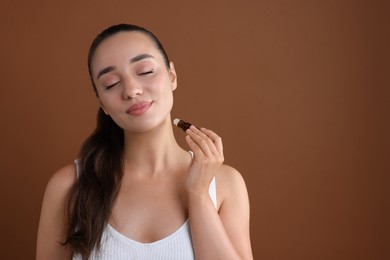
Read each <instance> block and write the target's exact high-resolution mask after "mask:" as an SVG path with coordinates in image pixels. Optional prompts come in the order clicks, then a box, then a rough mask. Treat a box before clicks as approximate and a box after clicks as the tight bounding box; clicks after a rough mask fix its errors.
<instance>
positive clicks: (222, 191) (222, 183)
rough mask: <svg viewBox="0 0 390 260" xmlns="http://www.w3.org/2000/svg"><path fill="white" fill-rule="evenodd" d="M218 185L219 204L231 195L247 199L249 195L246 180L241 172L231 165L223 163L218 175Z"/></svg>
mask: <svg viewBox="0 0 390 260" xmlns="http://www.w3.org/2000/svg"><path fill="white" fill-rule="evenodd" d="M215 178H216V186H217V196H218V198H219V199H218V204H222V203H223V202H224V201H225V200H226V199H229V198H231V197H233V198H237V199H238V198H241V200H246V198H247V197H248V193H247V188H246V185H245V180H244V178H243V177H242V175H241V173H240V172H239V171H238V170H237V169H235V168H233V167H232V166H229V165H226V164H224V165H222V167H221V169H220V171H219V172H218V174H217V175H216V177H215Z"/></svg>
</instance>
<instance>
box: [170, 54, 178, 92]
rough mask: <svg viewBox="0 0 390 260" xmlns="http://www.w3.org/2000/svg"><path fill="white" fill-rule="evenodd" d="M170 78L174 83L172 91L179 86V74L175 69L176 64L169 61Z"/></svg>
mask: <svg viewBox="0 0 390 260" xmlns="http://www.w3.org/2000/svg"><path fill="white" fill-rule="evenodd" d="M169 79H170V80H171V84H172V91H173V90H175V89H176V88H177V74H176V70H175V66H174V65H173V62H172V61H171V62H169Z"/></svg>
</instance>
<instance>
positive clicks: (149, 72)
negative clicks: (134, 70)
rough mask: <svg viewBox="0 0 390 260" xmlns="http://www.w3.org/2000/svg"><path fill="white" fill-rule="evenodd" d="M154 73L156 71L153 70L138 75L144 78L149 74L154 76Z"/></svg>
mask: <svg viewBox="0 0 390 260" xmlns="http://www.w3.org/2000/svg"><path fill="white" fill-rule="evenodd" d="M153 72H154V69H152V70H148V71H146V72H142V73H139V74H138V75H140V76H142V75H148V74H152V73H153Z"/></svg>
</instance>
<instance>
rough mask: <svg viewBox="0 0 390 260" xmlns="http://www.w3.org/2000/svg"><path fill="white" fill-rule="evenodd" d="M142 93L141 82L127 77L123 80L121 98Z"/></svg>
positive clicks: (132, 96) (133, 96) (128, 97)
mask: <svg viewBox="0 0 390 260" xmlns="http://www.w3.org/2000/svg"><path fill="white" fill-rule="evenodd" d="M141 94H142V86H141V84H140V83H139V82H138V81H137V80H135V79H131V78H130V77H128V78H127V79H126V80H124V84H123V93H122V97H123V99H126V100H127V99H133V98H135V97H137V96H139V95H141Z"/></svg>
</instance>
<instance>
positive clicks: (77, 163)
mask: <svg viewBox="0 0 390 260" xmlns="http://www.w3.org/2000/svg"><path fill="white" fill-rule="evenodd" d="M73 162H74V164H75V166H76V177H77V179H78V178H79V177H80V174H81V166H80V159H76V160H74V161H73Z"/></svg>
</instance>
